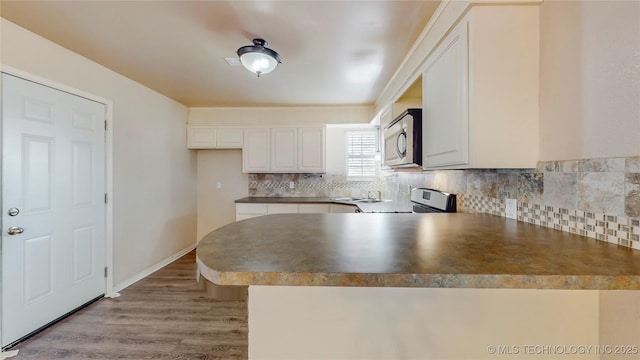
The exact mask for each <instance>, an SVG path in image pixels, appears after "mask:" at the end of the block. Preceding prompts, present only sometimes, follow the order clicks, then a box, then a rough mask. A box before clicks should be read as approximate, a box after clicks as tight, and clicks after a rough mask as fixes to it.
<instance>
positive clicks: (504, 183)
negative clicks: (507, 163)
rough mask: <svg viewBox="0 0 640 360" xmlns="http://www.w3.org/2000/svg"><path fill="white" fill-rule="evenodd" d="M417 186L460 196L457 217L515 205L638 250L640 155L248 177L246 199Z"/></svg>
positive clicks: (534, 216) (398, 197) (401, 197)
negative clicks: (371, 177) (521, 165)
mask: <svg viewBox="0 0 640 360" xmlns="http://www.w3.org/2000/svg"><path fill="white" fill-rule="evenodd" d="M291 182H293V188H291V187H290V184H291ZM415 187H427V188H433V189H438V190H442V191H446V192H450V193H454V194H457V195H458V197H457V199H458V211H461V212H482V213H489V214H494V215H499V216H505V199H507V198H511V199H516V200H517V201H518V213H517V216H518V220H519V221H524V222H528V223H532V224H536V225H540V226H545V227H549V228H553V229H556V230H559V231H566V232H570V233H574V234H579V235H583V236H587V237H590V238H594V239H598V240H602V241H607V242H611V243H615V244H619V245H621V246H626V247H631V248H634V249H638V250H640V156H635V157H626V158H607V159H582V160H566V161H541V162H539V163H538V166H537V167H536V169H470V170H442V171H423V172H388V173H386V174H382V175H381V178H380V180H379V181H372V182H362V181H347V179H346V178H345V176H343V175H338V174H321V175H320V174H249V196H284V197H290V196H314V197H347V196H351V197H358V196H363V195H364V196H366V194H367V192H368V191H376V192H377V191H381V192H382V193H383V196H384V197H385V198H389V199H393V200H395V201H401V202H402V201H405V202H408V201H409V197H410V189H411V188H415Z"/></svg>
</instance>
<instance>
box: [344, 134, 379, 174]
mask: <svg viewBox="0 0 640 360" xmlns="http://www.w3.org/2000/svg"><path fill="white" fill-rule="evenodd" d="M376 142H377V132H376V131H375V130H363V131H347V179H349V180H371V179H374V178H375V177H376V173H377V167H376V165H377V164H376V149H377V144H376Z"/></svg>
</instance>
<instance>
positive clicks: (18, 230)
mask: <svg viewBox="0 0 640 360" xmlns="http://www.w3.org/2000/svg"><path fill="white" fill-rule="evenodd" d="M23 232H24V229H23V228H21V227H17V226H12V227H10V228H9V229H7V234H9V235H18V234H22V233H23Z"/></svg>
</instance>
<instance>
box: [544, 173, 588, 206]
mask: <svg viewBox="0 0 640 360" xmlns="http://www.w3.org/2000/svg"><path fill="white" fill-rule="evenodd" d="M543 184H544V185H543V188H544V192H543V194H542V200H543V203H544V204H545V205H546V206H552V207H562V208H569V209H576V208H579V207H577V206H576V205H577V201H578V198H577V196H578V186H577V184H578V174H577V173H560V172H547V173H544V179H543ZM579 209H582V208H579ZM582 210H584V209H582Z"/></svg>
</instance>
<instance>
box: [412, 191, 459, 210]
mask: <svg viewBox="0 0 640 360" xmlns="http://www.w3.org/2000/svg"><path fill="white" fill-rule="evenodd" d="M411 205H413V212H414V213H454V212H456V195H455V194H449V193H446V192H443V191H438V190H433V189H427V188H416V189H413V190H411Z"/></svg>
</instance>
